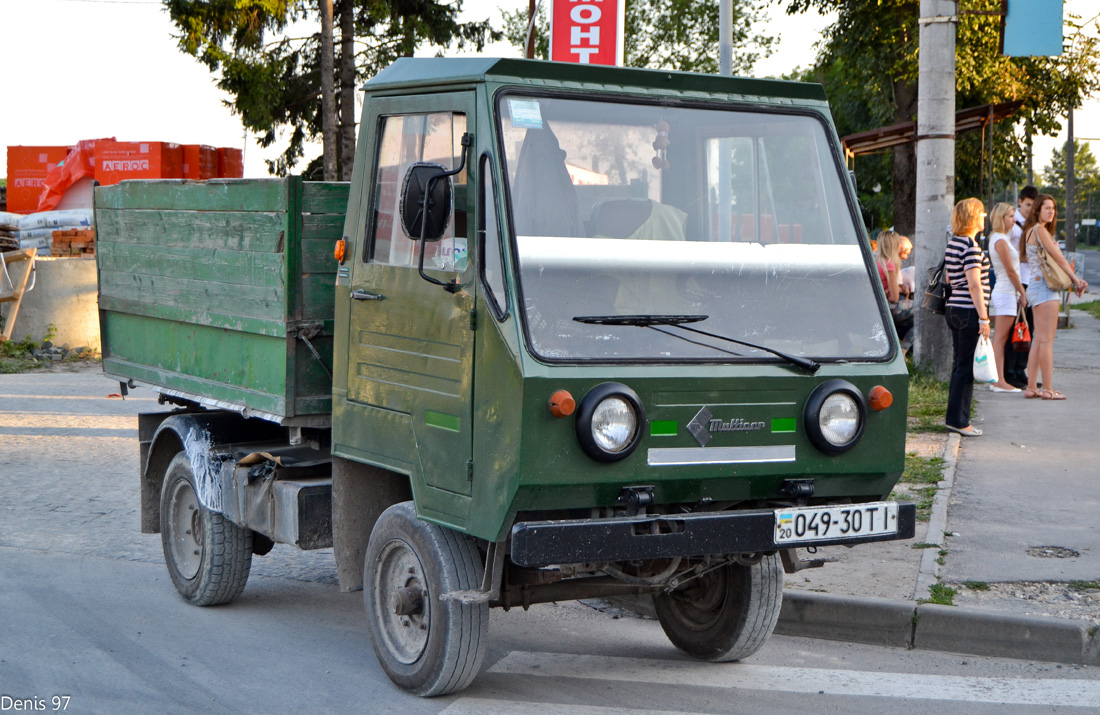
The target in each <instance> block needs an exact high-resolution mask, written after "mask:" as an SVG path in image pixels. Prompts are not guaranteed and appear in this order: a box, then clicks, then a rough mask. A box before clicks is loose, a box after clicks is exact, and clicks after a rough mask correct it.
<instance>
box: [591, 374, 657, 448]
mask: <svg viewBox="0 0 1100 715" xmlns="http://www.w3.org/2000/svg"><path fill="white" fill-rule="evenodd" d="M645 421H646V420H645V410H644V409H642V402H641V400H639V399H638V395H637V393H635V392H634V390H631V389H630V388H629V387H627V386H626V385H623V384H621V383H618V382H604V383H601V384H599V385H596V386H595V387H593V388H592V389H591V390H589V391H588V394H586V395H585V396H584V398H583V399H581V402H580V405H578V406H577V421H576V432H577V442H578V443H579V444H580V446H581V449H583V450H584V453H585V454H587V455H588V456H589V457H591V458H592V459H594V460H596V461H597V462H617V461H619V460H620V459H624V458H626V457H628V456H630V454H631V453H632V452H634V450H635V449H636V448H637V447H638V444H639V443H640V442H641V441H642V428H643V426H644V425H645Z"/></svg>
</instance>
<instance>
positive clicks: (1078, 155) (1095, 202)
mask: <svg viewBox="0 0 1100 715" xmlns="http://www.w3.org/2000/svg"><path fill="white" fill-rule="evenodd" d="M1068 145H1069V142H1066V144H1063V145H1062V147H1061V148H1060V149H1055V150H1054V154H1053V155H1052V156H1051V160H1050V164H1048V165H1047V166H1046V168H1045V169H1044V170H1043V174H1042V189H1041V190H1042V191H1043V193H1046V194H1050V195H1051V196H1053V197H1054V199H1055V201H1057V202H1058V206H1059V207H1061V211H1062V212H1064V211H1065V205H1066V175H1067V174H1068V172H1067V171H1066V149H1067V148H1068ZM1073 179H1074V185H1073V198H1074V204H1075V206H1076V210H1077V214H1078V215H1079V216H1080V215H1083V214H1084V213H1085V212H1086V211H1087V207H1088V206H1089V205H1090V204H1091V206H1092V207H1093V208H1097V209H1100V166H1097V163H1096V155H1095V154H1093V153H1092V150H1091V149H1090V148H1089V145H1088V144H1082V143H1081V142H1080V141H1078V140H1076V139H1074V140H1073Z"/></svg>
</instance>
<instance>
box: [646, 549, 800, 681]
mask: <svg viewBox="0 0 1100 715" xmlns="http://www.w3.org/2000/svg"><path fill="white" fill-rule="evenodd" d="M653 605H654V608H655V610H656V611H657V620H658V621H660V623H661V628H663V629H664V631H665V635H667V636H668V639H669V640H670V641H672V644H673V645H675V646H676V647H677V648H679V649H680V650H682V651H684V652H685V653H687V654H688V655H690V656H693V657H695V658H699V659H701V660H710V661H730V660H740V659H741V658H747V657H748V656H750V655H752V654H753V653H755V652H756V651H758V650H760V648H761V647H762V646H763V645H764V643H765V642H766V641H767V640H768V636H770V635H771V633H772V630H774V629H775V623H776V621H777V620H779V609H780V607H782V605H783V565H782V563H781V562H780V559H779V555H778V554H772V555H771V556H765V557H763V558H762V559H761V560H760V561H759V562H758V563H755V564H752V565H746V564H738V563H734V564H728V565H726V566H722V567H720V568H718V569H715V570H714V571H711V572H710V573H707V574H705V575H704V576H702V577H700V578H698V579H695V580H694V581H691V582H689V583H688V584H686V585H685V586H684V587H683V588H681V589H679V590H676V591H672V592H670V593H662V594H660V595H658V596H654V598H653Z"/></svg>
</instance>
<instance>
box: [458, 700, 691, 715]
mask: <svg viewBox="0 0 1100 715" xmlns="http://www.w3.org/2000/svg"><path fill="white" fill-rule="evenodd" d="M639 712H644V713H645V715H693V713H686V712H683V711H680V710H644V711H639V710H638V709H637V708H609V707H602V706H599V705H564V704H560V703H541V702H540V703H520V702H516V701H514V700H489V699H487V698H461V699H459V700H456V701H454V702H453V703H451V704H450V705H448V706H447V709H446V710H441V711H440V712H439V715H620V714H624V715H625V714H627V713H629V714H630V715H637V713H639Z"/></svg>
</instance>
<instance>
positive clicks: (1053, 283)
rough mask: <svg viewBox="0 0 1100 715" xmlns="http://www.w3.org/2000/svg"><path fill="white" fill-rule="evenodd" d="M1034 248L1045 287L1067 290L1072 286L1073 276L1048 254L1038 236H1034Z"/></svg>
mask: <svg viewBox="0 0 1100 715" xmlns="http://www.w3.org/2000/svg"><path fill="white" fill-rule="evenodd" d="M1035 248H1036V249H1038V253H1039V267H1040V268H1041V269H1042V271H1043V280H1044V281H1046V284H1047V288H1050V289H1051V290H1069V289H1070V288H1072V287H1073V278H1071V277H1070V275H1069V274H1068V273H1066V271H1065V270H1064V269H1063V268H1062V267H1061V266H1060V265H1058V262H1057V261H1055V260H1054V256H1052V255H1050V253H1049V252H1048V251H1047V249H1046V248H1045V247H1044V246H1043V241H1042V239H1040V238H1039V237H1038V236H1036V237H1035Z"/></svg>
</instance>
